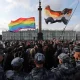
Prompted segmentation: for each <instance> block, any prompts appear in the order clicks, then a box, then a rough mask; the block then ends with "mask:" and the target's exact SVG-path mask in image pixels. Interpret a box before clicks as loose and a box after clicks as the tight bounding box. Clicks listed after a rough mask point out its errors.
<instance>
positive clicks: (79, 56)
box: [74, 45, 80, 60]
mask: <svg viewBox="0 0 80 80" xmlns="http://www.w3.org/2000/svg"><path fill="white" fill-rule="evenodd" d="M74 57H75V59H76V60H80V46H79V45H77V46H76V47H75V48H74Z"/></svg>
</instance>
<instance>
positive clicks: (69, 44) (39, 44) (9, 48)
mask: <svg viewBox="0 0 80 80" xmlns="http://www.w3.org/2000/svg"><path fill="white" fill-rule="evenodd" d="M0 80H80V42H79V41H67V40H66V41H63V40H56V39H53V40H50V41H49V40H48V41H47V40H46V41H43V40H40V41H1V42H0Z"/></svg>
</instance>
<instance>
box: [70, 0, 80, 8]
mask: <svg viewBox="0 0 80 80" xmlns="http://www.w3.org/2000/svg"><path fill="white" fill-rule="evenodd" d="M79 2H80V0H74V1H73V2H72V4H71V5H70V7H73V6H74V5H75V4H77V3H79Z"/></svg>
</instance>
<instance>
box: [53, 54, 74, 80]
mask: <svg viewBox="0 0 80 80" xmlns="http://www.w3.org/2000/svg"><path fill="white" fill-rule="evenodd" d="M58 59H59V65H58V67H57V68H54V67H53V68H52V69H51V71H52V72H55V73H56V75H57V76H58V79H59V80H72V78H73V74H74V72H75V69H74V67H73V65H71V64H70V62H69V60H70V57H69V56H68V54H66V53H61V54H60V55H59V56H58Z"/></svg>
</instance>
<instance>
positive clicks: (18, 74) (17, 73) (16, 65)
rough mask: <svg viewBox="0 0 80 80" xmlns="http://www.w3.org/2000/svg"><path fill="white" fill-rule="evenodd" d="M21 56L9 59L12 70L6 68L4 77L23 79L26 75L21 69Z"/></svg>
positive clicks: (12, 79)
mask: <svg viewBox="0 0 80 80" xmlns="http://www.w3.org/2000/svg"><path fill="white" fill-rule="evenodd" d="M23 61H24V59H23V58H20V57H16V58H14V59H13V60H12V61H11V65H12V67H13V70H8V71H7V72H6V77H7V79H8V80H24V79H25V76H26V75H27V74H26V73H25V72H24V71H23Z"/></svg>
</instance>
